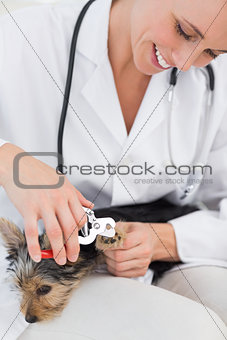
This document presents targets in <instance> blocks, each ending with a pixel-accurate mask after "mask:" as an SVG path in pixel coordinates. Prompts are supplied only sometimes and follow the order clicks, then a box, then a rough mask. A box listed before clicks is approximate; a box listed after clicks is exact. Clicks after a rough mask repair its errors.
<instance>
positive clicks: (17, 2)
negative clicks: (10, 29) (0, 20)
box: [0, 0, 65, 15]
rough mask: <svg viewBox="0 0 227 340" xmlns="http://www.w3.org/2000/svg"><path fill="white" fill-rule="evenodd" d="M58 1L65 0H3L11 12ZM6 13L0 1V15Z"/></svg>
mask: <svg viewBox="0 0 227 340" xmlns="http://www.w3.org/2000/svg"><path fill="white" fill-rule="evenodd" d="M59 1H65V0H3V2H4V3H5V5H6V6H7V8H8V9H9V10H10V11H13V10H14V9H17V8H20V7H25V6H34V5H38V4H43V3H48V2H49V3H54V2H59ZM4 13H6V10H5V8H4V6H3V5H2V3H1V1H0V15H1V14H4Z"/></svg>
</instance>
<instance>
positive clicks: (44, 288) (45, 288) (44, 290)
mask: <svg viewBox="0 0 227 340" xmlns="http://www.w3.org/2000/svg"><path fill="white" fill-rule="evenodd" d="M50 291H51V287H50V286H42V287H40V288H38V289H37V291H36V293H37V295H46V294H48V293H49V292H50Z"/></svg>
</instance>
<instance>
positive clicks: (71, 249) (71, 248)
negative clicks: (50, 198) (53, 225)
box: [57, 206, 80, 262]
mask: <svg viewBox="0 0 227 340" xmlns="http://www.w3.org/2000/svg"><path fill="white" fill-rule="evenodd" d="M57 217H58V221H59V223H60V225H61V228H62V230H63V234H64V238H65V248H66V255H67V258H68V260H69V261H71V262H76V260H77V258H78V255H79V252H80V246H79V241H78V227H77V225H76V222H75V219H74V217H73V215H72V213H71V211H70V209H69V206H65V207H61V208H60V209H58V212H57Z"/></svg>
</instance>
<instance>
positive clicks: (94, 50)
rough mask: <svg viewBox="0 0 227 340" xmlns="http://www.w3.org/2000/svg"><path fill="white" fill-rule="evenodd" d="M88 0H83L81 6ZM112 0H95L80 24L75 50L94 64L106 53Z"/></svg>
mask: <svg viewBox="0 0 227 340" xmlns="http://www.w3.org/2000/svg"><path fill="white" fill-rule="evenodd" d="M87 2H88V0H85V1H83V6H84V5H85V4H86V3H87ZM111 4H112V0H96V1H95V2H94V3H92V4H91V6H90V7H89V9H88V11H87V12H86V14H85V17H84V19H83V22H82V24H81V28H80V33H79V37H78V42H77V50H78V51H79V52H80V53H82V54H83V56H85V57H86V58H88V59H89V60H90V61H92V62H93V63H95V64H96V65H98V64H99V62H100V61H101V60H102V56H103V55H105V54H107V41H108V31H109V13H110V8H111Z"/></svg>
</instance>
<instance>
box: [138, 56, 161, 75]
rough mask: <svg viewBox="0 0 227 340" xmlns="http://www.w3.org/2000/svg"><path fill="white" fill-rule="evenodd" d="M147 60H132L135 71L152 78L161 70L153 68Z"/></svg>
mask: <svg viewBox="0 0 227 340" xmlns="http://www.w3.org/2000/svg"><path fill="white" fill-rule="evenodd" d="M147 59H148V58H134V64H135V67H136V69H137V70H138V71H139V72H141V73H143V74H144V75H147V76H152V75H153V74H156V73H160V72H162V71H163V70H162V69H161V68H160V69H158V68H157V67H155V66H154V65H153V64H152V62H151V61H150V60H147Z"/></svg>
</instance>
